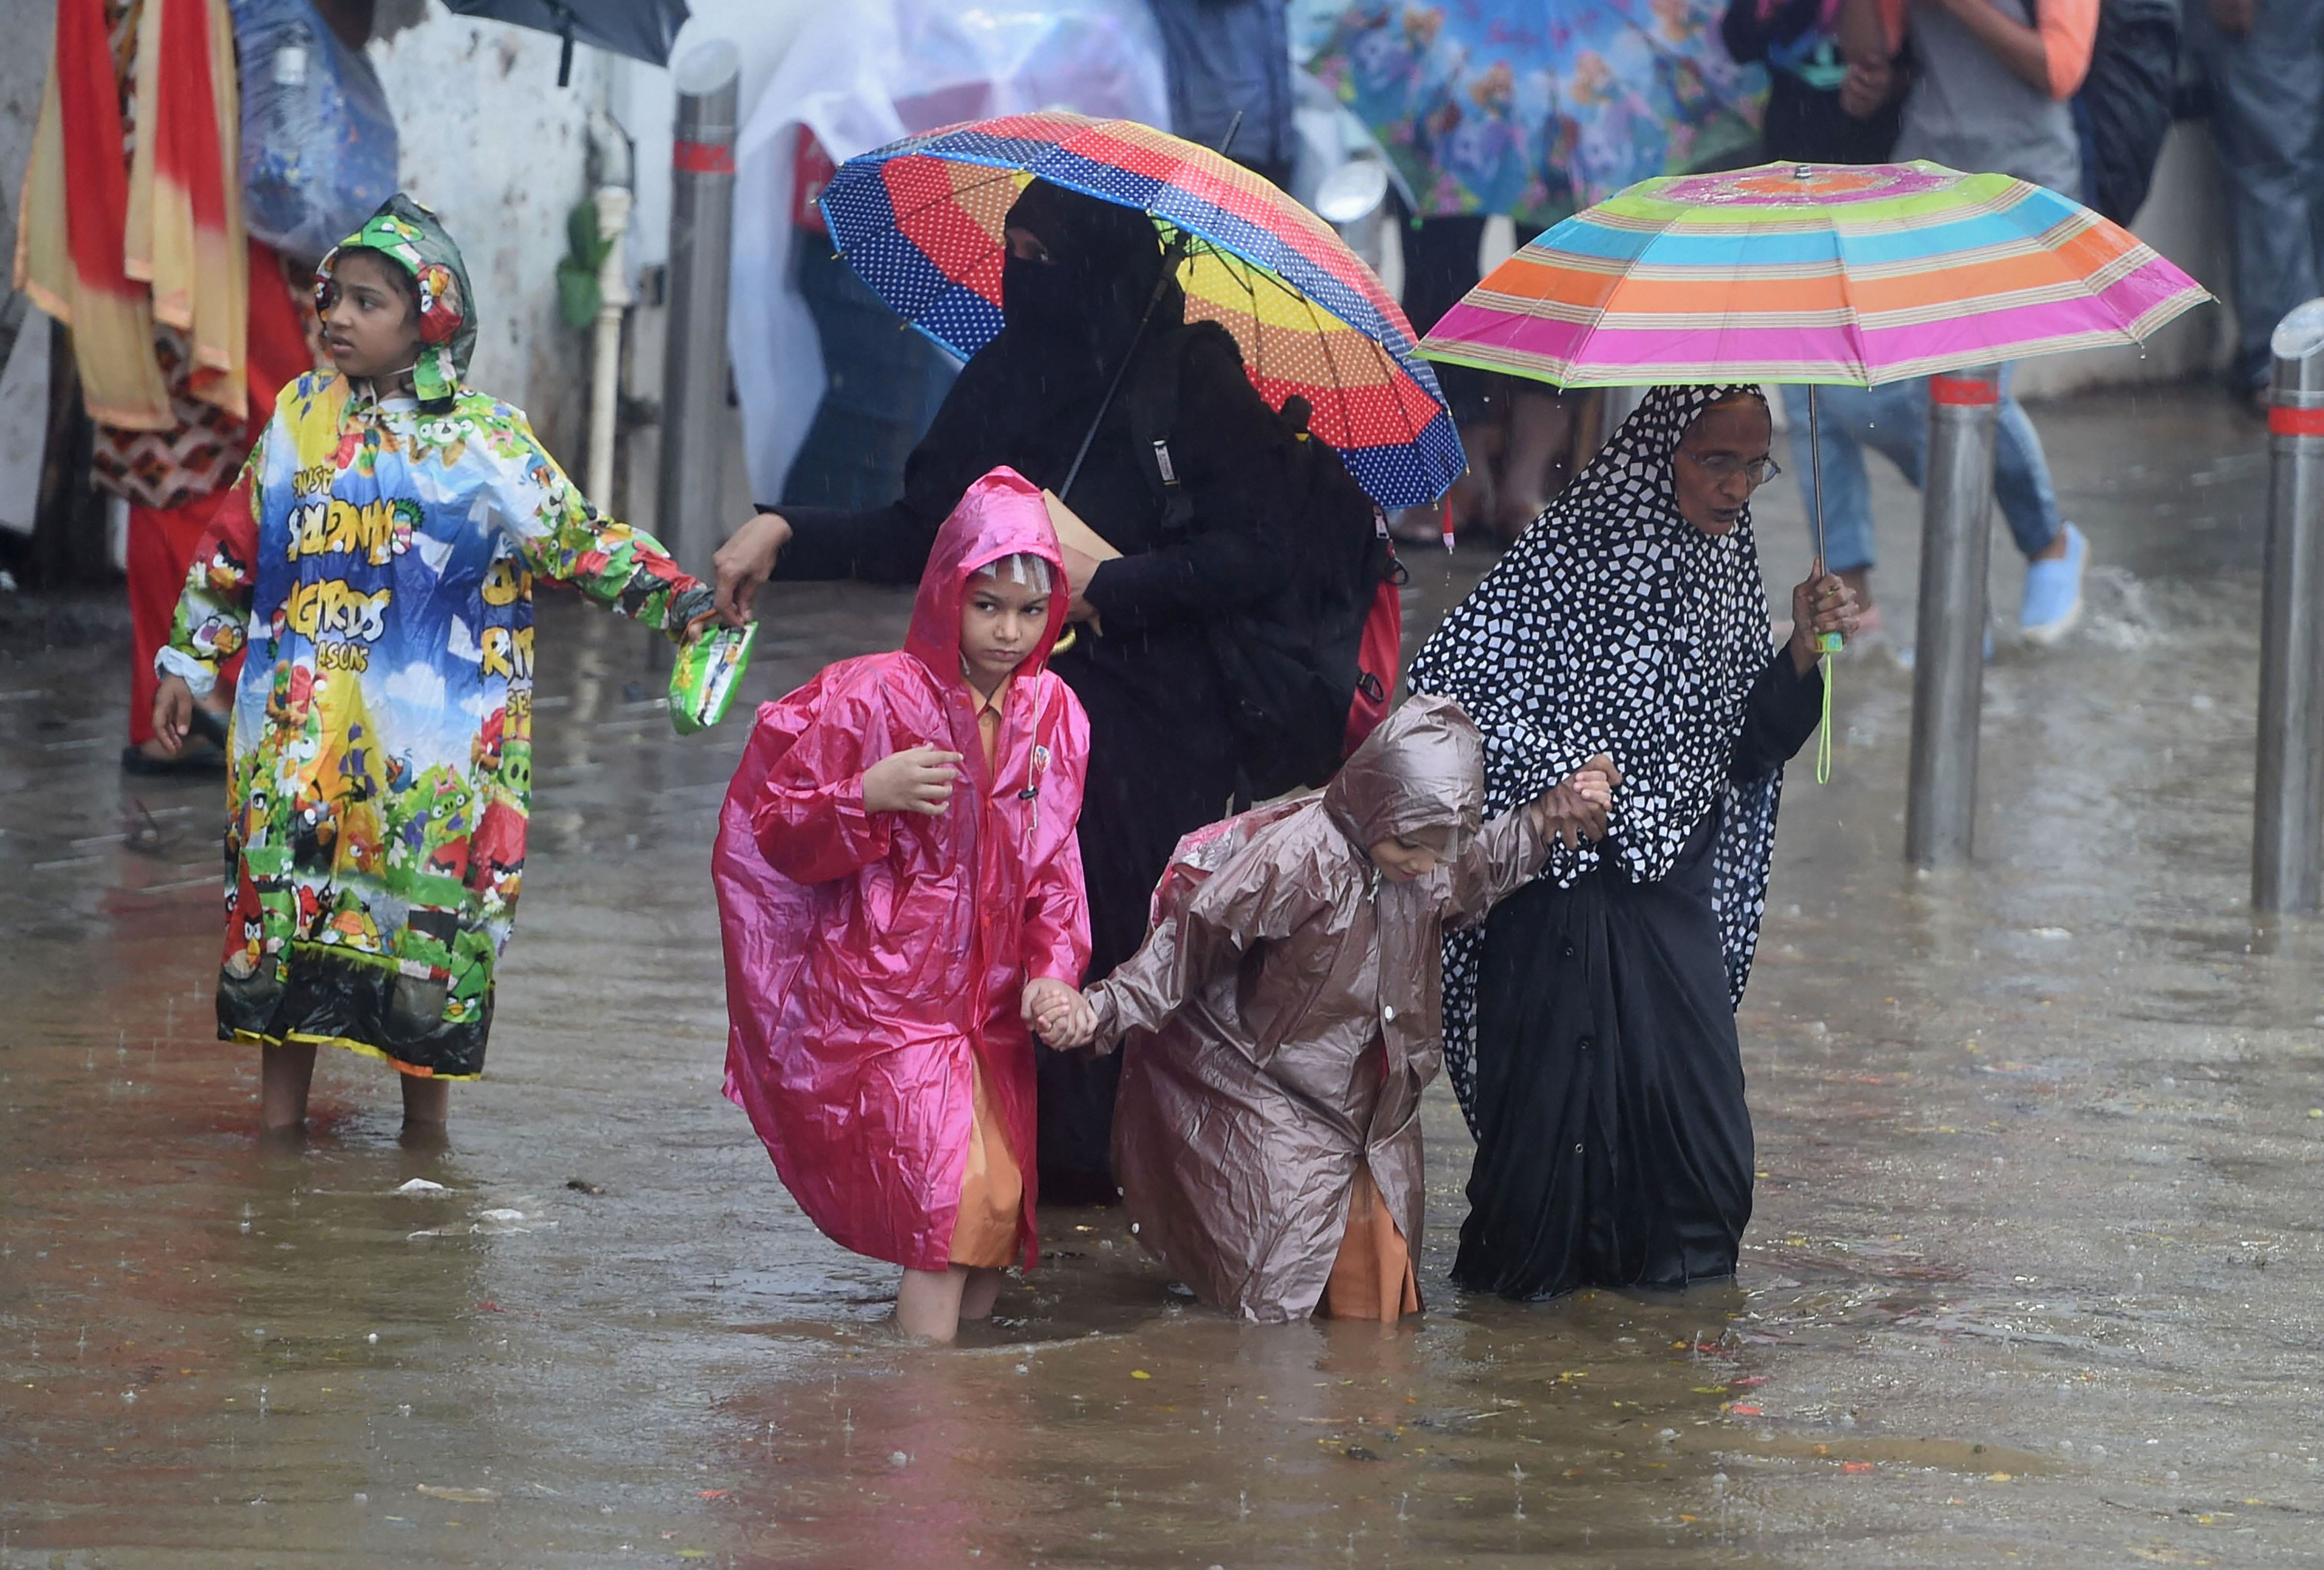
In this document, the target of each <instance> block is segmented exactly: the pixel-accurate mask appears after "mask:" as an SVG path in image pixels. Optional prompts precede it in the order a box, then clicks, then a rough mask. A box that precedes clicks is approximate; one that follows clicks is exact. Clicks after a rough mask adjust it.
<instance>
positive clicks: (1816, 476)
mask: <svg viewBox="0 0 2324 1570" xmlns="http://www.w3.org/2000/svg"><path fill="white" fill-rule="evenodd" d="M1808 477H1809V479H1810V480H1811V481H1812V482H1813V485H1812V488H1813V490H1814V493H1815V518H1814V522H1815V565H1816V569H1817V570H1818V571H1821V570H1822V569H1823V564H1824V553H1823V442H1822V440H1821V436H1820V434H1819V427H1818V425H1817V422H1816V389H1815V383H1812V382H1811V383H1808ZM1815 646H1816V651H1817V652H1818V653H1820V654H1837V653H1839V652H1840V651H1841V650H1842V649H1844V648H1846V647H1847V646H1848V640H1847V639H1846V638H1845V637H1843V636H1842V635H1840V633H1817V634H1816V641H1815ZM1824 695H1825V702H1826V706H1827V707H1829V705H1830V701H1831V679H1830V677H1829V675H1827V677H1826V678H1825V680H1824ZM1828 717H1829V716H1827V718H1828ZM1824 728H1825V731H1826V733H1827V734H1829V733H1830V730H1831V726H1830V725H1826V726H1825V727H1824ZM1823 766H1824V769H1825V770H1826V771H1829V770H1830V767H1831V764H1830V762H1829V759H1828V758H1827V760H1826V761H1825V762H1824V765H1823Z"/></svg>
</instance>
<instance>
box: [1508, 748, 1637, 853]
mask: <svg viewBox="0 0 2324 1570" xmlns="http://www.w3.org/2000/svg"><path fill="white" fill-rule="evenodd" d="M1621 782H1622V771H1620V770H1619V769H1618V768H1616V767H1615V766H1614V760H1613V759H1611V758H1609V757H1608V756H1606V754H1605V753H1599V754H1598V755H1597V756H1596V757H1594V758H1592V759H1591V760H1590V761H1589V762H1587V763H1584V764H1583V765H1582V767H1581V768H1579V769H1576V770H1575V771H1573V772H1572V774H1570V775H1568V776H1567V777H1566V778H1565V779H1564V780H1563V781H1562V782H1561V783H1559V784H1557V785H1554V786H1552V787H1551V788H1550V789H1549V790H1545V791H1543V792H1542V793H1541V794H1540V795H1539V796H1538V797H1536V798H1535V799H1534V801H1533V804H1532V806H1531V807H1529V808H1527V809H1526V810H1528V811H1529V812H1531V813H1532V814H1533V821H1534V827H1535V831H1536V832H1538V833H1539V834H1540V835H1541V836H1542V837H1543V838H1544V839H1548V840H1554V841H1555V842H1557V843H1558V844H1560V845H1564V846H1566V847H1567V848H1569V849H1572V848H1574V847H1577V846H1579V845H1582V843H1584V842H1585V841H1596V840H1600V839H1603V838H1605V837H1606V824H1607V818H1608V816H1609V814H1610V813H1611V812H1612V810H1613V805H1614V787H1615V786H1617V785H1618V784H1620V783H1621Z"/></svg>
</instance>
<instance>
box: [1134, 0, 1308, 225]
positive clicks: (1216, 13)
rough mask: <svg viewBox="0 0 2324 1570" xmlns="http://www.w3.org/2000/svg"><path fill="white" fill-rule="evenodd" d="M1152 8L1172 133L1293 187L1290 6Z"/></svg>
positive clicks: (1232, 3)
mask: <svg viewBox="0 0 2324 1570" xmlns="http://www.w3.org/2000/svg"><path fill="white" fill-rule="evenodd" d="M1146 4H1147V9H1148V10H1149V11H1151V12H1152V13H1153V14H1154V25H1155V27H1156V28H1157V29H1158V30H1159V31H1160V32H1161V34H1162V60H1163V65H1164V67H1165V69H1166V70H1167V74H1168V77H1169V80H1170V129H1171V130H1172V131H1174V132H1176V134H1179V135H1181V136H1184V137H1185V139H1186V140H1187V141H1189V142H1194V143H1200V144H1201V145H1203V146H1204V147H1207V148H1210V149H1211V150H1212V151H1213V152H1224V153H1225V154H1226V155H1227V156H1228V157H1229V158H1231V159H1233V160H1234V161H1235V162H1237V163H1240V164H1241V165H1242V166H1243V167H1245V168H1246V169H1250V170H1252V171H1256V172H1258V173H1259V174H1262V175H1264V176H1266V177H1267V178H1268V180H1272V181H1274V182H1275V183H1276V184H1277V185H1278V186H1280V187H1282V188H1283V189H1286V190H1288V189H1291V165H1292V162H1293V159H1294V156H1295V154H1296V148H1295V146H1294V143H1293V136H1292V128H1291V109H1292V100H1291V23H1290V14H1289V6H1288V5H1286V0H1146ZM1230 132H1231V133H1232V134H1233V135H1232V140H1229V135H1228V134H1229V133H1230Z"/></svg>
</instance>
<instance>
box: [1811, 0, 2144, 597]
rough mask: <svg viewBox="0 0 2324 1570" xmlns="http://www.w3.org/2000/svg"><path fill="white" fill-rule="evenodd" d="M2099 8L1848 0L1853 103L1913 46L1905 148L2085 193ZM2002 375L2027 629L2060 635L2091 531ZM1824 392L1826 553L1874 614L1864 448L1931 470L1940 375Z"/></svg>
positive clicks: (2076, 0) (2078, 587) (2004, 482)
mask: <svg viewBox="0 0 2324 1570" xmlns="http://www.w3.org/2000/svg"><path fill="white" fill-rule="evenodd" d="M2097 32H2098V0H2040V4H2039V7H2038V18H2037V15H2036V6H2035V3H2034V0H1841V9H1840V37H1841V41H1842V44H1843V48H1844V51H1845V52H1846V55H1847V58H1848V60H1849V64H1850V65H1851V66H1853V67H1857V68H1858V70H1859V73H1860V74H1859V75H1858V78H1857V79H1856V80H1855V81H1853V82H1848V83H1843V85H1842V88H1841V97H1842V100H1843V108H1846V109H1850V110H1853V111H1854V112H1856V113H1858V114H1860V115H1861V114H1868V113H1870V112H1871V97H1870V96H1871V93H1872V90H1873V88H1874V86H1875V84H1877V82H1878V81H1879V80H1880V79H1881V78H1882V74H1883V73H1885V72H1890V71H1893V69H1894V64H1895V61H1896V60H1897V59H1898V58H1899V56H1900V55H1902V54H1903V53H1904V51H1906V49H1907V48H1908V47H1909V49H1910V51H1911V59H1912V69H1911V71H1910V72H1909V73H1907V78H1906V81H1905V86H1904V103H1903V106H1902V109H1901V112H1900V115H1899V118H1898V123H1897V131H1896V143H1895V152H1894V156H1895V158H1896V159H1898V160H1900V161H1904V160H1911V159H1916V158H1925V159H1929V160H1931V161H1932V162H1937V163H1941V164H1944V165H1945V166H1947V167H1948V168H1951V169H1958V170H1963V171H1969V172H1970V173H1984V172H1987V171H1993V172H1998V173H2002V174H2007V175H2012V176H2015V178H2017V179H2019V180H2030V181H2032V182H2033V184H2035V185H2040V186H2046V187H2048V188H2049V189H2052V190H2054V191H2057V192H2059V193H2060V194H2061V195H2063V196H2066V197H2068V198H2070V199H2072V198H2077V197H2079V195H2080V191H2081V189H2082V175H2081V149H2080V139H2079V137H2078V136H2077V134H2076V132H2075V128H2074V116H2073V111H2072V109H2071V107H2070V105H2069V102H2068V101H2069V100H2070V99H2071V98H2072V97H2073V96H2074V92H2075V89H2076V88H2079V87H2080V86H2081V82H2082V78H2083V76H2084V74H2085V73H2086V72H2088V70H2089V63H2090V48H2091V44H2092V42H2093V40H2094V39H2095V37H2096V35H2097ZM1892 79H1893V78H1892ZM2001 381H2002V400H2001V428H2000V433H1999V438H1998V440H1997V445H1996V452H1995V457H1994V496H1995V499H1996V500H1997V502H1998V503H2000V505H2001V512H2002V515H2003V517H2004V518H2006V520H2007V521H2008V523H2009V532H2010V535H2011V537H2012V538H2014V539H2015V540H2016V542H2017V549H2018V550H2020V551H2022V552H2023V553H2024V557H2025V562H2026V570H2025V588H2024V597H2023V599H2022V600H2021V602H2020V604H2019V607H2018V617H2017V625H2018V632H2019V633H2020V635H2022V636H2023V637H2024V639H2025V640H2026V641H2027V642H2032V643H2051V642H2056V641H2057V640H2058V639H2060V638H2062V637H2064V636H2065V635H2066V633H2068V632H2070V631H2071V630H2072V628H2073V626H2074V623H2076V622H2077V621H2078V620H2079V619H2080V615H2081V609H2082V581H2083V578H2084V577H2085V575H2086V574H2087V572H2088V570H2089V557H2090V546H2089V539H2088V538H2087V537H2086V536H2085V535H2084V534H2083V533H2082V531H2080V529H2078V528H2076V527H2075V526H2074V525H2073V524H2071V523H2069V522H2065V521H2064V520H2063V519H2061V517H2060V516H2059V514H2058V498H2057V493H2056V491H2055V489H2054V488H2053V486H2052V484H2051V480H2050V466H2049V460H2048V459H2047V457H2045V456H2044V455H2043V451H2042V439H2041V437H2040V435H2039V434H2038V433H2037V432H2036V431H2035V430H2034V429H2033V420H2031V419H2030V418H2029V417H2028V416H2027V415H2026V412H2025V410H2024V406H2023V405H2022V404H2020V403H2019V402H2017V400H2016V399H2015V397H2013V396H2011V395H2010V392H2009V382H2010V367H2008V366H2007V365H2004V366H2003V367H2002V370H2001ZM1793 407H1794V405H1792V404H1791V403H1790V402H1787V403H1786V409H1787V410H1789V409H1791V408H1793ZM1821 415H1822V418H1821V424H1822V429H1823V434H1824V437H1825V446H1824V448H1823V452H1822V455H1821V456H1822V460H1823V485H1824V530H1825V540H1826V549H1827V551H1828V556H1827V561H1826V565H1827V566H1828V567H1830V568H1831V569H1832V570H1834V571H1837V572H1839V573H1840V575H1841V576H1842V577H1844V578H1846V579H1847V580H1848V582H1849V586H1851V587H1852V588H1854V589H1855V590H1856V591H1857V593H1858V598H1859V599H1860V601H1861V602H1862V604H1863V605H1864V606H1865V607H1866V614H1867V618H1868V619H1869V624H1871V625H1875V626H1877V605H1875V602H1874V601H1873V598H1872V595H1871V588H1870V579H1871V573H1872V568H1873V565H1874V557H1873V539H1872V505H1871V488H1870V482H1869V480H1868V479H1867V477H1866V475H1865V472H1864V460H1863V456H1862V452H1861V450H1860V449H1861V448H1863V447H1871V448H1875V449H1876V450H1877V451H1880V452H1882V453H1885V454H1886V455H1887V456H1888V457H1890V458H1891V459H1892V460H1894V461H1895V465H1896V466H1897V467H1898V468H1900V469H1902V470H1903V471H1904V477H1905V478H1906V479H1907V480H1909V481H1911V482H1912V483H1913V484H1914V485H1920V484H1921V481H1922V476H1923V470H1924V468H1925V466H1926V461H1927V453H1926V447H1927V441H1928V383H1925V382H1917V381H1916V382H1902V383H1891V384H1890V385H1888V386H1886V387H1880V388H1874V389H1871V390H1869V391H1868V392H1867V391H1858V390H1853V389H1847V388H1834V389H1831V391H1830V392H1827V393H1824V394H1821ZM1791 423H1792V429H1793V432H1794V436H1793V440H1794V442H1795V443H1800V442H1804V440H1805V436H1804V434H1803V429H1804V426H1805V423H1806V421H1805V420H1804V419H1794V420H1792V422H1791ZM1798 450H1799V449H1798V448H1794V451H1798ZM1802 467H1803V469H1804V468H1805V467H1806V465H1805V463H1804V462H1803V463H1802Z"/></svg>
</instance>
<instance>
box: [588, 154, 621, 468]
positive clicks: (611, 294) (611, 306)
mask: <svg viewBox="0 0 2324 1570" xmlns="http://www.w3.org/2000/svg"><path fill="white" fill-rule="evenodd" d="M595 200H596V203H597V237H598V238H599V239H601V240H609V241H611V242H612V245H610V246H608V247H607V249H606V252H605V257H604V261H603V262H601V263H598V266H597V326H596V337H595V342H594V343H593V344H592V346H591V347H590V352H589V353H590V357H589V487H588V493H587V494H588V497H589V502H590V504H591V505H593V506H595V508H596V509H597V510H598V511H599V512H604V511H607V510H609V509H610V508H611V507H612V506H613V441H614V435H613V425H614V420H613V416H614V413H615V412H616V411H617V409H618V407H619V404H620V402H621V387H622V311H624V310H626V309H628V308H629V304H630V300H631V295H630V282H629V276H628V273H627V272H626V270H625V268H624V265H623V258H622V236H623V235H627V234H628V233H629V228H630V193H629V192H628V191H627V190H626V189H623V188H622V187H621V186H617V185H601V186H599V187H598V188H597V193H596V198H595Z"/></svg>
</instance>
